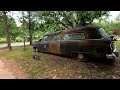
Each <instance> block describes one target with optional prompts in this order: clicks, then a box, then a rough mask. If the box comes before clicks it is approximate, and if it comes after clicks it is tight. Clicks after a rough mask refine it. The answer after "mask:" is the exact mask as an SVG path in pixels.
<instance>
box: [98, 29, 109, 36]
mask: <svg viewBox="0 0 120 90" xmlns="http://www.w3.org/2000/svg"><path fill="white" fill-rule="evenodd" d="M98 30H99V32H100V35H101V36H102V37H105V36H107V33H106V32H105V30H104V29H103V28H99V29H98Z"/></svg>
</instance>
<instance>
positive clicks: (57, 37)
mask: <svg viewBox="0 0 120 90" xmlns="http://www.w3.org/2000/svg"><path fill="white" fill-rule="evenodd" d="M60 39H61V36H60V35H53V36H52V40H53V41H57V40H60Z"/></svg>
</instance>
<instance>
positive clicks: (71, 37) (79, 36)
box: [64, 33, 85, 40]
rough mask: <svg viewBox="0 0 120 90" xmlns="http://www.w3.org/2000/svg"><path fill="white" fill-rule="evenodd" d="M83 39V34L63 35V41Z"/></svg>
mask: <svg viewBox="0 0 120 90" xmlns="http://www.w3.org/2000/svg"><path fill="white" fill-rule="evenodd" d="M80 39H85V35H84V33H72V34H66V35H64V40H80Z"/></svg>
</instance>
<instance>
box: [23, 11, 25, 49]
mask: <svg viewBox="0 0 120 90" xmlns="http://www.w3.org/2000/svg"><path fill="white" fill-rule="evenodd" d="M22 15H23V40H24V48H25V28H24V22H25V21H24V11H22Z"/></svg>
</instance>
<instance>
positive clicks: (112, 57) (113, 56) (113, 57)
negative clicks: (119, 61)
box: [106, 53, 116, 59]
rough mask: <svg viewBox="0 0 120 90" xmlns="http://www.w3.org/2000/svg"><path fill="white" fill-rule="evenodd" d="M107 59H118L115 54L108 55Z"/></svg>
mask: <svg viewBox="0 0 120 90" xmlns="http://www.w3.org/2000/svg"><path fill="white" fill-rule="evenodd" d="M106 58H107V59H116V55H115V54H114V53H112V54H106Z"/></svg>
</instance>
